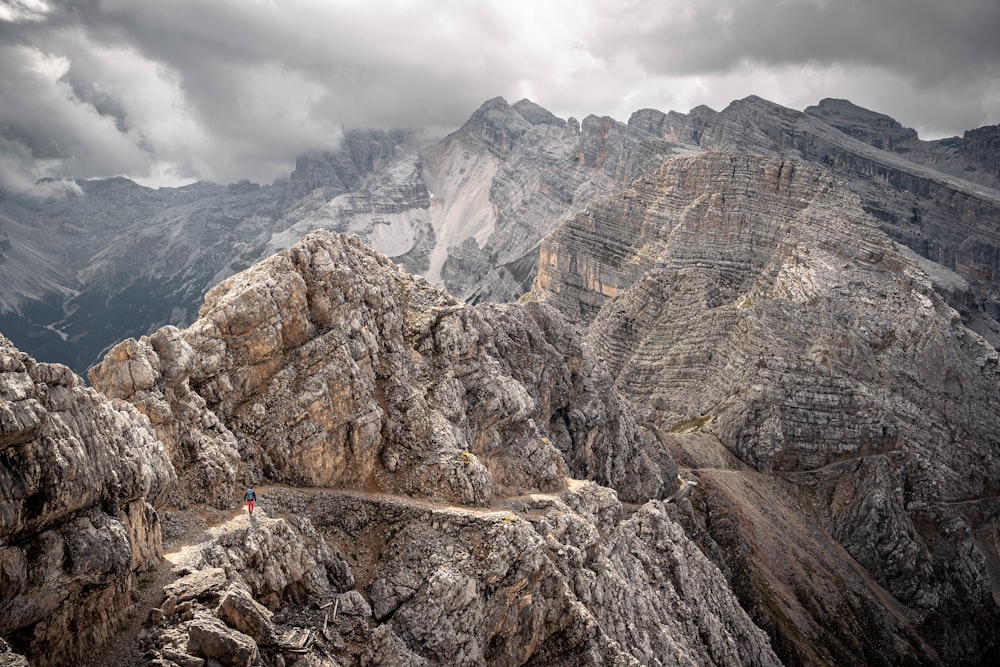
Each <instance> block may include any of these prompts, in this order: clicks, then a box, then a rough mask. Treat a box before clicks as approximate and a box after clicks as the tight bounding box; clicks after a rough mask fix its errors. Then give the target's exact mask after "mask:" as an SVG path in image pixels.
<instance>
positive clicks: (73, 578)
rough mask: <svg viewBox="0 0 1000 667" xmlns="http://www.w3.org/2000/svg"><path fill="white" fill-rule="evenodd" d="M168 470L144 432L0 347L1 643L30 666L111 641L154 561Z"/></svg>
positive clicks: (1, 342) (68, 377) (121, 406)
mask: <svg viewBox="0 0 1000 667" xmlns="http://www.w3.org/2000/svg"><path fill="white" fill-rule="evenodd" d="M174 479H175V478H174V469H173V467H172V465H171V463H170V460H169V459H168V457H167V454H166V452H165V451H164V448H163V445H162V444H161V443H160V442H159V441H158V440H157V439H156V437H155V434H154V432H153V429H152V427H151V425H150V423H149V421H148V420H147V419H146V418H145V417H143V416H142V415H141V414H140V413H139V412H138V411H136V409H135V408H134V407H133V406H132V405H130V404H128V403H125V402H123V401H120V400H109V399H108V398H106V397H105V396H104V395H102V394H100V393H98V392H96V391H94V390H93V389H89V388H86V387H84V385H83V381H82V380H81V379H80V378H79V377H77V376H76V375H74V374H73V373H72V372H71V371H70V370H69V369H68V368H66V367H65V366H60V365H54V364H40V363H37V362H35V361H34V360H33V359H31V358H30V357H28V356H27V355H26V354H24V353H22V352H20V351H18V350H17V349H16V348H15V347H14V346H13V345H12V344H11V343H10V341H8V340H7V339H5V338H3V337H0V573H2V574H0V583H2V585H0V636H3V637H5V638H7V639H8V640H9V641H10V642H12V645H13V646H15V647H16V649H17V650H18V651H19V652H21V653H24V654H25V655H27V656H28V658H29V659H30V660H31V661H32V663H33V664H39V665H49V664H66V663H67V662H73V661H74V660H75V659H76V658H77V657H78V656H80V655H82V654H83V653H85V652H86V651H87V650H88V649H89V648H90V647H91V646H93V645H94V644H95V643H97V642H99V641H102V640H104V639H106V638H107V637H108V636H109V635H110V634H111V633H113V632H114V630H115V627H116V625H117V624H118V623H119V622H120V620H121V618H122V614H123V612H124V611H125V609H126V608H127V607H128V606H129V604H130V603H131V599H130V597H131V594H132V592H133V591H134V590H135V586H136V573H138V572H142V571H144V570H146V569H149V568H151V567H153V566H154V565H155V564H156V563H157V562H158V561H159V559H160V558H161V555H162V546H161V539H160V528H159V520H158V517H157V514H156V511H155V510H154V509H153V506H152V504H153V503H158V502H160V501H161V499H162V498H163V497H164V496H165V495H166V493H167V492H168V490H169V488H170V486H171V484H172V483H173V482H174Z"/></svg>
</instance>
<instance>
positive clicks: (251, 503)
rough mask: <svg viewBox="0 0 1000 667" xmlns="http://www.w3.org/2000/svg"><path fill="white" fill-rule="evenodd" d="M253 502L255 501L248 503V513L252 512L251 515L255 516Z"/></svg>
mask: <svg viewBox="0 0 1000 667" xmlns="http://www.w3.org/2000/svg"><path fill="white" fill-rule="evenodd" d="M253 502H254V501H252V500H248V501H247V511H248V512H250V514H253Z"/></svg>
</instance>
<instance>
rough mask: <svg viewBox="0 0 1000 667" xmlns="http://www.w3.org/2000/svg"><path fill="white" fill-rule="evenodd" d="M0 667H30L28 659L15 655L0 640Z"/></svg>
mask: <svg viewBox="0 0 1000 667" xmlns="http://www.w3.org/2000/svg"><path fill="white" fill-rule="evenodd" d="M0 667H28V659H27V658H25V657H24V656H23V655H20V654H19V653H14V651H13V650H12V649H11V648H10V645H9V644H7V642H5V641H4V640H3V639H0Z"/></svg>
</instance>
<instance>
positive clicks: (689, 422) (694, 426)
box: [668, 415, 712, 433]
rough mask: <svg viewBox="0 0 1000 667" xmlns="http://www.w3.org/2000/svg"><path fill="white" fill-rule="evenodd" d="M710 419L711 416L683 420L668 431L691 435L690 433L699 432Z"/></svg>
mask: <svg viewBox="0 0 1000 667" xmlns="http://www.w3.org/2000/svg"><path fill="white" fill-rule="evenodd" d="M711 418H712V416H711V415H700V416H698V417H692V418H691V419H685V420H683V421H679V422H677V423H676V424H674V425H673V426H671V427H670V428H669V429H668V430H669V431H670V432H671V433H691V432H692V431H700V430H701V428H702V427H703V426H705V424H707V423H708V421H709V420H710V419H711Z"/></svg>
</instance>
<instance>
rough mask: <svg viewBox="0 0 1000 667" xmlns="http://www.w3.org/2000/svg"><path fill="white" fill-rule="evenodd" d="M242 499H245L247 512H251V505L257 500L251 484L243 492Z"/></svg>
mask: <svg viewBox="0 0 1000 667" xmlns="http://www.w3.org/2000/svg"><path fill="white" fill-rule="evenodd" d="M243 500H245V501H247V512H248V513H249V514H253V505H254V503H255V502H257V494H256V493H255V492H254V490H253V487H252V486H251V487H250V488H249V489H247V492H246V493H244V494H243Z"/></svg>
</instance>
